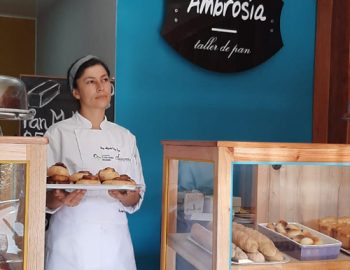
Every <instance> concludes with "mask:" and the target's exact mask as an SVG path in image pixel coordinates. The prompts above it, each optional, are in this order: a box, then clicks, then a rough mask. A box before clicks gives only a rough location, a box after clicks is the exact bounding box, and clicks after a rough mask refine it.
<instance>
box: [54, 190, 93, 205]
mask: <svg viewBox="0 0 350 270" xmlns="http://www.w3.org/2000/svg"><path fill="white" fill-rule="evenodd" d="M85 193H86V190H84V189H77V190H74V191H72V192H67V191H65V190H62V189H54V190H52V191H50V192H48V194H47V207H48V208H50V209H56V208H58V207H60V206H62V205H66V206H69V207H73V206H77V205H78V204H79V203H80V201H81V200H82V199H83V197H84V195H85Z"/></svg>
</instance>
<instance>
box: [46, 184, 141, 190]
mask: <svg viewBox="0 0 350 270" xmlns="http://www.w3.org/2000/svg"><path fill="white" fill-rule="evenodd" d="M142 188H143V185H102V184H101V185H80V184H46V189H65V190H67V191H72V190H75V189H86V190H137V189H142Z"/></svg>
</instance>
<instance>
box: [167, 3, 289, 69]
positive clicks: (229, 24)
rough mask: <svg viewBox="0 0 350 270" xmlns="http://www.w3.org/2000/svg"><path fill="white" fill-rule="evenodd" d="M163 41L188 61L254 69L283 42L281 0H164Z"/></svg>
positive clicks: (211, 65) (230, 67) (206, 64)
mask: <svg viewBox="0 0 350 270" xmlns="http://www.w3.org/2000/svg"><path fill="white" fill-rule="evenodd" d="M166 1H167V2H166V17H165V20H164V24H163V27H162V36H163V37H164V39H165V40H166V41H167V42H168V43H169V44H170V45H171V46H172V47H173V48H174V49H175V50H176V51H178V52H179V53H180V54H181V55H182V56H184V57H185V58H187V59H188V60H190V61H191V62H193V63H195V64H197V65H199V66H201V67H203V68H206V69H209V70H213V71H218V72H237V71H242V70H246V69H249V68H252V67H255V66H257V65H259V64H261V63H263V62H264V61H266V60H267V59H269V58H270V57H271V56H273V55H274V54H275V53H276V52H277V51H278V50H279V49H280V48H282V46H283V42H282V38H281V32H280V16H281V11H282V7H283V1H282V0H166Z"/></svg>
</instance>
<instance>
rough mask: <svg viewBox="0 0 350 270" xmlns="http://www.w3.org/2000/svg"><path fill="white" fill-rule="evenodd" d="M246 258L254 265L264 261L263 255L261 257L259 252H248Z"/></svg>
mask: <svg viewBox="0 0 350 270" xmlns="http://www.w3.org/2000/svg"><path fill="white" fill-rule="evenodd" d="M247 256H248V259H249V260H252V261H253V262H256V263H262V262H264V261H265V257H264V255H262V254H261V253H260V252H259V251H257V252H253V253H251V252H248V253H247Z"/></svg>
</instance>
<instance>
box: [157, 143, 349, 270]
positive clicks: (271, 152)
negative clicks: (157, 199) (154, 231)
mask: <svg viewBox="0 0 350 270" xmlns="http://www.w3.org/2000/svg"><path fill="white" fill-rule="evenodd" d="M162 144H163V149H164V156H163V166H164V167H163V204H162V207H163V208H162V242H161V269H162V270H165V269H167V270H175V269H176V270H180V269H181V270H192V269H213V270H214V269H215V270H223V269H240V270H241V269H247V270H252V269H339V270H340V269H350V207H349V205H350V146H349V145H335V144H306V143H303V144H301V143H258V142H229V141H214V142H201V141H200V142H195V141H163V142H162Z"/></svg>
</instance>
